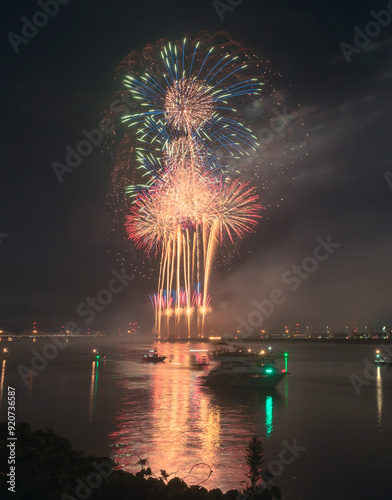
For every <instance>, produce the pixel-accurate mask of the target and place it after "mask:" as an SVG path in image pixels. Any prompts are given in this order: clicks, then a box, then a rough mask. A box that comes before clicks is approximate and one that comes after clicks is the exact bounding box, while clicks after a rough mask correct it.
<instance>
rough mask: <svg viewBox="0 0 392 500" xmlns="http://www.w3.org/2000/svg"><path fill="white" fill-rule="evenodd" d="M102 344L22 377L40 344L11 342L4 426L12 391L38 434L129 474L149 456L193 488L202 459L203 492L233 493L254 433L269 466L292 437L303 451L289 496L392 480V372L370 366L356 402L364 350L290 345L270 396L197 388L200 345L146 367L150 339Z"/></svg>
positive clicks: (321, 495) (3, 377)
mask: <svg viewBox="0 0 392 500" xmlns="http://www.w3.org/2000/svg"><path fill="white" fill-rule="evenodd" d="M99 342H100V344H99ZM99 342H98V340H94V343H95V345H94V347H97V348H100V350H101V349H102V351H103V350H104V351H105V353H106V355H107V360H106V361H99V363H92V362H86V361H85V360H81V353H83V352H85V351H86V350H87V345H88V346H89V347H91V345H90V343H91V340H88V341H87V340H83V339H74V340H72V339H71V340H70V341H69V345H67V348H66V349H64V350H62V351H61V352H60V353H59V356H58V358H56V359H54V360H51V361H50V362H49V363H48V365H47V366H46V367H45V368H44V369H42V370H41V371H39V373H36V374H35V375H34V373H33V372H30V375H27V374H26V379H25V381H24V380H22V378H21V376H20V373H19V372H18V366H20V365H23V366H26V367H28V366H30V365H31V359H32V353H31V347H32V346H34V347H35V348H36V349H37V350H38V351H39V352H41V351H42V349H43V346H44V345H45V341H44V340H41V341H39V340H37V342H36V343H35V344H32V342H31V340H30V339H28V340H27V339H26V340H24V339H20V340H18V342H15V349H14V348H13V354H14V355H15V361H8V360H7V361H6V362H3V360H1V361H0V402H1V412H0V420H2V419H4V420H6V407H7V405H6V398H7V391H6V388H7V386H8V385H10V386H11V387H16V389H17V402H18V410H17V418H18V421H24V422H26V421H29V422H30V423H31V425H32V427H33V428H34V429H38V428H45V427H48V428H52V429H53V430H54V431H55V432H56V433H58V434H60V435H63V436H66V437H67V438H69V439H70V440H71V442H72V444H73V445H74V446H75V448H76V449H79V450H84V452H85V454H87V455H90V454H91V455H95V456H105V455H110V456H112V457H113V458H115V459H116V460H117V461H118V462H119V463H120V466H122V467H124V468H125V469H126V470H128V471H130V472H133V473H134V472H135V471H136V470H137V465H136V462H137V461H138V457H139V456H140V457H143V458H148V465H149V466H150V467H151V468H152V470H153V471H154V472H155V473H156V474H157V475H159V473H160V469H165V470H166V471H167V472H168V473H171V472H176V473H177V475H178V476H180V477H186V478H187V481H188V483H190V484H192V483H193V484H195V483H198V482H200V481H202V480H203V479H205V478H206V477H207V476H208V474H209V469H208V468H207V467H205V466H204V467H202V466H198V467H197V468H196V469H194V470H193V471H192V472H191V473H189V471H190V470H191V468H192V466H193V465H194V464H199V463H205V464H208V465H209V466H210V467H211V468H212V469H213V474H212V476H211V478H210V479H209V480H208V482H207V484H206V486H207V487H208V488H212V487H220V488H222V489H223V490H224V491H227V490H228V489H231V488H241V481H243V480H244V479H245V472H246V468H245V464H244V454H245V449H246V446H247V443H248V440H249V438H250V437H251V436H252V434H256V435H258V436H261V437H262V438H263V439H264V449H265V455H266V461H267V462H266V463H268V462H269V461H273V460H276V459H278V457H279V453H280V452H281V449H282V443H283V442H284V441H287V442H288V443H292V442H293V440H294V439H297V442H298V443H300V445H301V446H305V447H306V452H304V453H303V454H302V453H301V455H300V457H298V459H297V460H295V462H293V463H292V464H290V465H288V466H287V467H285V470H284V472H283V473H282V475H281V476H280V477H279V480H278V484H279V486H281V487H282V490H283V491H284V492H285V498H290V499H293V500H295V499H299V498H303V499H307V498H317V499H318V500H329V499H330V498H337V496H336V494H332V493H336V492H333V491H332V490H333V488H334V485H332V484H330V485H329V483H328V481H329V480H330V477H331V476H332V477H334V476H335V475H336V477H339V474H340V473H341V471H342V470H344V471H345V475H346V478H348V479H347V486H345V484H346V483H344V484H343V482H341V483H339V488H343V489H344V492H342V491H341V490H339V495H338V497H339V498H357V499H358V500H359V499H362V498H364V497H363V496H361V494H362V490H361V487H362V485H361V477H359V478H358V475H360V474H362V472H358V471H362V470H366V471H368V476H367V477H372V481H373V482H374V484H377V485H382V486H380V487H379V489H381V488H384V486H385V485H386V483H387V481H388V479H389V478H388V475H387V474H385V467H384V464H385V463H388V462H387V459H388V456H389V453H390V442H391V430H390V427H389V426H387V425H384V422H389V420H390V417H391V416H392V399H391V398H389V397H388V396H387V395H388V394H391V393H392V368H384V367H381V368H378V369H377V376H376V377H375V379H374V381H372V383H371V384H370V385H369V387H366V390H365V389H364V390H363V391H362V394H361V396H360V397H358V396H357V394H356V393H355V391H354V389H353V387H352V384H351V382H350V378H349V377H350V374H353V373H356V374H358V375H360V374H362V372H363V359H364V358H365V357H366V356H367V355H368V354H367V353H368V350H369V347H368V346H366V345H364V346H358V347H356V346H344V347H342V346H340V345H336V346H314V345H298V346H297V344H292V345H291V348H290V350H291V349H292V350H293V353H292V358H290V363H289V365H290V367H289V371H290V373H291V375H290V376H288V377H285V378H284V379H283V380H282V382H281V383H280V384H279V385H278V386H277V388H276V389H273V390H268V391H267V392H263V391H261V390H252V389H251V390H249V389H248V390H245V389H242V390H241V389H237V390H234V389H233V388H231V387H228V388H219V389H218V388H216V389H212V388H208V387H206V386H204V385H203V384H202V380H201V378H202V376H203V375H204V374H206V373H207V371H204V370H195V369H193V368H194V367H193V366H192V363H191V356H196V357H197V358H199V357H202V356H204V355H205V349H206V347H209V348H210V349H211V346H208V345H206V344H196V343H195V344H159V352H160V353H161V354H163V355H165V356H168V359H167V360H166V361H165V363H162V364H160V365H155V366H154V365H151V366H150V365H145V364H144V363H142V362H141V359H142V356H143V354H144V353H145V352H146V351H147V350H148V349H149V348H150V347H151V345H150V344H148V345H147V344H146V345H140V346H135V345H131V344H130V343H129V342H128V340H115V339H99ZM191 348H192V352H191ZM169 361H171V363H170V362H169ZM193 364H194V363H193ZM282 365H283V363H282ZM279 367H282V368H283V366H279ZM75 387H77V390H75ZM384 396H386V397H384ZM53 402H55V404H53ZM358 439H360V441H361V445H360V446H359V445H358ZM337 447H338V448H337ZM331 450H333V452H332V451H331ZM335 450H336V453H335ZM353 450H355V453H354V452H353ZM383 467H384V469H383ZM320 484H323V488H322V489H320ZM328 485H329V486H328ZM357 485H358V486H357ZM328 487H329V490H328ZM386 487H388V488H389V483H388V484H387V486H386ZM355 488H357V490H356V491H355V494H354V492H353V491H354V489H355ZM311 490H312V491H311ZM321 490H322V491H321ZM358 490H359V493H358ZM340 493H341V494H340ZM379 498H389V497H388V496H385V495H384V496H382V495H379Z"/></svg>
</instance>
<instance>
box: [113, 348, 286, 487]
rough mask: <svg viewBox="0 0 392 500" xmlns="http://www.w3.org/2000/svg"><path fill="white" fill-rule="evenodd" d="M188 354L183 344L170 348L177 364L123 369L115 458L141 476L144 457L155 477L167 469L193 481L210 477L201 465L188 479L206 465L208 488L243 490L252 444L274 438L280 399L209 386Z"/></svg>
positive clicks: (135, 365)
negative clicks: (275, 411) (253, 437)
mask: <svg viewBox="0 0 392 500" xmlns="http://www.w3.org/2000/svg"><path fill="white" fill-rule="evenodd" d="M184 351H185V349H184V346H183V345H172V346H170V352H171V355H170V356H169V358H170V360H172V363H170V362H168V360H166V362H165V363H162V364H161V363H159V364H156V365H147V366H145V365H144V364H143V365H142V364H141V363H128V364H123V365H122V367H121V371H122V373H121V379H122V380H124V383H123V386H124V388H123V391H124V392H123V399H122V401H121V402H120V405H119V408H118V412H117V414H116V415H115V427H116V431H115V432H114V433H112V434H111V435H110V438H111V440H112V443H113V444H112V446H113V453H112V456H113V458H114V459H115V460H116V461H117V462H118V463H119V464H120V466H121V467H122V468H124V469H125V470H128V471H129V472H133V473H134V472H136V471H137V470H138V467H137V466H136V463H137V461H138V459H139V457H140V458H148V463H147V465H148V466H150V467H151V469H152V471H153V472H154V473H155V474H157V475H159V472H160V470H161V469H164V470H166V472H168V473H172V472H176V473H177V474H176V475H178V476H179V477H182V478H187V479H186V481H187V482H188V483H189V484H197V483H198V482H200V481H203V479H205V478H206V477H207V476H208V473H209V469H208V468H207V467H201V466H200V467H197V468H196V469H194V470H193V471H192V474H191V475H189V474H188V472H189V471H190V469H191V468H192V466H193V465H194V464H197V463H205V464H208V465H209V466H210V467H211V468H212V470H213V471H214V472H213V475H212V477H211V480H209V481H208V483H207V486H208V485H211V484H215V485H216V484H225V485H229V484H231V486H232V487H233V488H234V487H240V486H241V484H240V482H241V481H242V480H244V479H245V472H246V466H245V464H244V454H245V449H246V446H247V443H248V440H249V438H250V437H251V435H252V434H254V433H256V434H258V435H263V436H265V435H267V438H269V437H270V436H271V434H272V432H273V409H274V404H275V398H276V397H279V396H278V395H277V394H276V392H275V393H274V392H272V393H271V391H270V393H267V394H265V393H264V394H263V393H260V392H258V393H257V392H255V391H250V392H247V391H243V390H239V391H233V390H232V388H228V390H226V391H225V390H223V391H217V390H212V389H210V388H207V387H205V386H203V384H202V383H201V377H202V376H203V375H206V374H207V373H208V372H207V371H203V370H201V371H197V370H192V369H191V368H190V362H189V361H190V355H188V354H187V353H186V352H185V353H184ZM165 354H166V353H165ZM170 360H169V361H170ZM177 363H181V364H177ZM250 402H251V405H250V404H249V403H250ZM250 407H251V408H254V409H253V410H251V411H250V410H249V408H250ZM255 414H256V418H255ZM259 427H261V429H260V428H259Z"/></svg>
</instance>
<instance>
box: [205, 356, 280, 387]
mask: <svg viewBox="0 0 392 500" xmlns="http://www.w3.org/2000/svg"><path fill="white" fill-rule="evenodd" d="M286 375H288V373H287V371H286V370H279V369H278V368H276V367H275V366H271V365H269V364H263V363H257V364H256V363H252V362H248V361H246V360H244V359H237V360H234V361H232V360H226V361H221V363H220V365H219V366H218V367H217V368H214V369H213V370H211V371H210V373H209V374H208V375H207V377H205V381H204V383H205V384H206V385H210V386H226V387H255V388H269V387H275V386H276V385H277V384H278V383H279V382H280V381H281V380H282V379H283V378H284V377H285V376H286Z"/></svg>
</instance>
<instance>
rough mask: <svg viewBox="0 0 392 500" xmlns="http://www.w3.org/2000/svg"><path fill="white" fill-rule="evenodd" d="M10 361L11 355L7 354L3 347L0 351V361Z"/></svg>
mask: <svg viewBox="0 0 392 500" xmlns="http://www.w3.org/2000/svg"><path fill="white" fill-rule="evenodd" d="M11 359H13V356H11V353H10V352H9V350H8V349H7V348H6V347H4V348H3V349H2V350H1V351H0V360H2V361H11Z"/></svg>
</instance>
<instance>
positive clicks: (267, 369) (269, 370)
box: [265, 368, 274, 373]
mask: <svg viewBox="0 0 392 500" xmlns="http://www.w3.org/2000/svg"><path fill="white" fill-rule="evenodd" d="M273 371H274V370H273V369H272V368H266V370H265V373H273Z"/></svg>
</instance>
